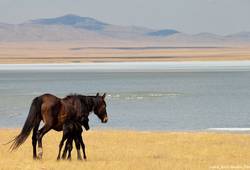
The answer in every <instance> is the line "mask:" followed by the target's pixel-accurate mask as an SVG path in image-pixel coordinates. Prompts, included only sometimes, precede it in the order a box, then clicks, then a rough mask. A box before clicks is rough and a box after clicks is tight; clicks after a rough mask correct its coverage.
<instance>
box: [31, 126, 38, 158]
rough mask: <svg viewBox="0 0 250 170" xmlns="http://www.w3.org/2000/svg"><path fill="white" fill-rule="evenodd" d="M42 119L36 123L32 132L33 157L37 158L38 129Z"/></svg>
mask: <svg viewBox="0 0 250 170" xmlns="http://www.w3.org/2000/svg"><path fill="white" fill-rule="evenodd" d="M39 124H40V121H39V122H38V123H37V124H36V125H35V127H34V129H33V134H32V146H33V159H37V154H36V144H37V130H38V128H39Z"/></svg>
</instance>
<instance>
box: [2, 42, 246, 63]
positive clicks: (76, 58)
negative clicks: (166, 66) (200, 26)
mask: <svg viewBox="0 0 250 170" xmlns="http://www.w3.org/2000/svg"><path fill="white" fill-rule="evenodd" d="M121 45H122V47H148V46H157V45H152V44H131V43H127V44H126V43H121V44H119V43H115V44H110V43H99V44H98V43H88V44H86V43H85V44H84V43H80V42H57V43H55V42H30V43H28V42H20V43H0V63H1V64H6V63H12V64H15V63H72V62H80V63H84V62H133V61H137V62H140V61H225V60H250V48H249V46H242V47H239V46H238V47H221V48H179V49H171V48H170V49H112V47H120V46H121ZM160 46H167V45H162V44H160ZM85 47H109V48H85ZM74 49H76V50H74Z"/></svg>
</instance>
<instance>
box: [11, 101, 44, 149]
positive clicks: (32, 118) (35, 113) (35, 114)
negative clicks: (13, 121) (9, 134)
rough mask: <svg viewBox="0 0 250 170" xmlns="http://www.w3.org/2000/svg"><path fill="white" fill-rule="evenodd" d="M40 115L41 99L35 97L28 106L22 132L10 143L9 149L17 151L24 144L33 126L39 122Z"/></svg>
mask: <svg viewBox="0 0 250 170" xmlns="http://www.w3.org/2000/svg"><path fill="white" fill-rule="evenodd" d="M40 115H41V99H40V98H39V97H36V98H35V99H34V100H33V101H32V104H31V106H30V111H29V114H28V117H27V119H26V121H25V123H24V126H23V128H22V131H21V133H20V134H19V135H17V136H16V137H15V138H14V139H13V140H12V141H13V143H12V145H11V146H10V149H11V150H12V151H13V150H15V149H17V148H18V147H19V146H20V145H21V144H23V143H24V142H25V140H26V139H27V137H28V136H29V134H30V132H31V130H32V129H33V128H34V126H35V125H36V124H37V123H39V122H40V120H39V119H40Z"/></svg>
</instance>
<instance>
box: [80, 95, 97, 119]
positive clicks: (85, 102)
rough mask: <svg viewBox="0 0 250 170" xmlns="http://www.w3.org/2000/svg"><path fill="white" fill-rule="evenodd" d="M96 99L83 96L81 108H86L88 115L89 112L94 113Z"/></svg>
mask: <svg viewBox="0 0 250 170" xmlns="http://www.w3.org/2000/svg"><path fill="white" fill-rule="evenodd" d="M95 103H96V99H95V97H94V96H84V98H82V107H85V108H86V112H87V114H88V115H89V113H90V112H92V111H94V107H95Z"/></svg>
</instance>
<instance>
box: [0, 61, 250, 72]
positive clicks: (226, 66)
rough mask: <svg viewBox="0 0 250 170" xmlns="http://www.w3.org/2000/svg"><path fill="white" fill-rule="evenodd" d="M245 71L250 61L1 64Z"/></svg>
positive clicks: (12, 67)
mask: <svg viewBox="0 0 250 170" xmlns="http://www.w3.org/2000/svg"><path fill="white" fill-rule="evenodd" d="M203 70H204V71H219V70H222V71H223V70H224V71H227V70H228V71H231V70H232V71H234V70H235V71H244V70H250V60H244V61H234V60H232V61H175V62H173V61H170V62H100V63H99V62H98V63H95V62H89V63H52V64H45V63H40V64H28V63H27V64H0V71H129V72H130V71H152V72H154V71H155V72H162V71H163V72H164V71H203Z"/></svg>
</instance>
